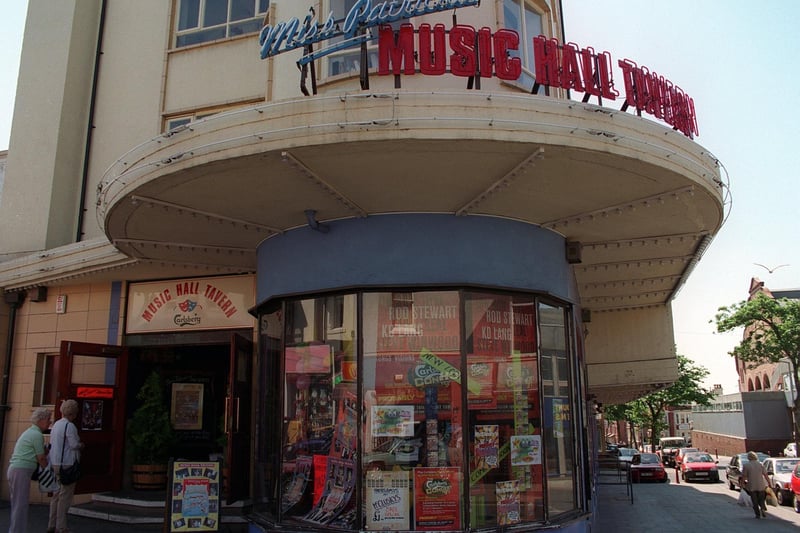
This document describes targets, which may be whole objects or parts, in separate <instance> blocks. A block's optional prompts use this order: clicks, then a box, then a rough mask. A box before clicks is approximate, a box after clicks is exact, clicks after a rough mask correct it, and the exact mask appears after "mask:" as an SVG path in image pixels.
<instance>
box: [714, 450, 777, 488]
mask: <svg viewBox="0 0 800 533" xmlns="http://www.w3.org/2000/svg"><path fill="white" fill-rule="evenodd" d="M756 455H757V456H758V460H759V461H760V462H762V463H763V462H764V460H765V459H769V455H767V454H766V453H763V452H756ZM747 461H748V459H747V454H746V453H737V454H736V455H734V456H732V457H731V461H730V463H728V464H727V466H725V478H726V479H727V480H728V488H729V489H731V490H741V488H742V465H743V464H744V463H746V462H747Z"/></svg>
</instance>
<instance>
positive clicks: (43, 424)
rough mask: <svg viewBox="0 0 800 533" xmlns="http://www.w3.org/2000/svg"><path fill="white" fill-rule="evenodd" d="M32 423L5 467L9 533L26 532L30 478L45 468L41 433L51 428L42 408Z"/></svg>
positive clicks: (46, 412)
mask: <svg viewBox="0 0 800 533" xmlns="http://www.w3.org/2000/svg"><path fill="white" fill-rule="evenodd" d="M31 423H32V424H33V425H32V426H31V427H29V428H28V429H26V430H25V431H24V432H23V433H22V435H20V436H19V438H18V439H17V443H16V444H15V445H14V452H13V453H12V454H11V460H10V461H9V464H8V474H7V478H8V492H9V494H10V496H11V521H10V522H9V525H8V532H9V533H17V532H22V533H24V532H25V530H26V529H27V528H28V500H29V497H30V490H31V476H32V475H33V472H34V471H35V470H36V467H37V465H38V466H41V467H42V468H44V467H46V466H47V453H46V452H45V449H44V431H45V430H46V429H47V428H48V427H49V426H50V410H49V409H47V408H45V407H38V408H36V409H34V411H33V414H32V415H31Z"/></svg>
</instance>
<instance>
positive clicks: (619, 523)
mask: <svg viewBox="0 0 800 533" xmlns="http://www.w3.org/2000/svg"><path fill="white" fill-rule="evenodd" d="M728 462H729V458H728V457H722V456H720V458H719V465H718V469H719V473H720V479H721V481H720V483H719V484H717V485H715V487H718V488H719V490H717V491H715V492H706V491H703V490H701V487H702V485H700V484H696V483H683V482H682V483H680V484H678V483H676V482H675V471H674V470H671V469H668V470H667V472H668V473H669V474H670V478H669V479H670V481H669V483H645V484H640V483H637V484H634V485H633V504H631V499H630V496H629V495H628V494H627V491H626V488H625V486H624V485H600V486H599V487H598V496H599V499H598V517H597V518H598V520H597V524H596V527H595V531H597V532H598V533H607V532H613V533H649V532H653V533H695V532H697V531H701V532H703V533H712V532H718V531H719V532H724V533H753V532H755V531H769V532H777V533H781V532H787V533H788V532H790V531H791V532H793V533H797V532H798V531H800V514H797V513H795V512H794V510H793V509H792V508H791V507H780V508H778V507H772V506H767V518H766V519H760V520H757V519H756V518H755V516H754V515H753V510H752V508H750V507H742V506H740V505H737V503H736V499H737V497H738V495H739V493H738V492H737V491H733V490H729V489H728V484H727V482H726V481H725V465H727V464H728ZM706 487H707V486H706Z"/></svg>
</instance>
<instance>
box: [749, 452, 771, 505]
mask: <svg viewBox="0 0 800 533" xmlns="http://www.w3.org/2000/svg"><path fill="white" fill-rule="evenodd" d="M747 459H748V461H747V462H746V463H745V464H744V465H743V466H742V490H745V489H746V490H747V492H749V493H750V499H751V500H752V502H753V511H755V513H756V518H762V517H763V518H766V517H767V487H769V478H768V477H767V473H766V472H765V471H764V465H762V464H761V463H759V462H758V455H756V452H747Z"/></svg>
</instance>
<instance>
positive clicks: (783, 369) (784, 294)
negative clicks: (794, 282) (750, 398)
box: [735, 278, 800, 392]
mask: <svg viewBox="0 0 800 533" xmlns="http://www.w3.org/2000/svg"><path fill="white" fill-rule="evenodd" d="M760 294H765V295H767V296H769V297H770V298H775V299H780V298H790V299H798V298H800V289H783V290H770V289H768V288H767V287H766V286H765V285H764V282H763V281H761V280H760V279H758V278H752V279H751V280H750V296H749V297H748V298H747V301H750V300H752V299H754V298H756V297H757V296H758V295H760ZM735 360H736V373H737V374H738V375H739V390H740V391H743V392H753V391H762V390H763V391H770V390H772V391H779V390H783V389H784V387H783V380H782V376H783V374H786V373H788V372H789V371H790V370H789V365H788V364H787V363H764V364H762V365H758V366H753V365H752V364H751V363H750V364H748V363H745V362H744V361H740V360H739V358H738V357H737V358H735Z"/></svg>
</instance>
